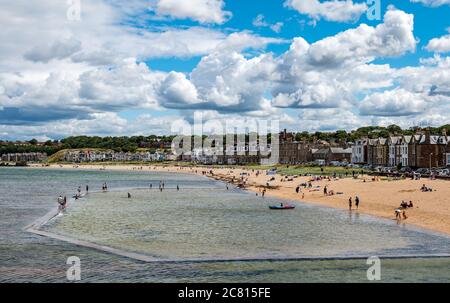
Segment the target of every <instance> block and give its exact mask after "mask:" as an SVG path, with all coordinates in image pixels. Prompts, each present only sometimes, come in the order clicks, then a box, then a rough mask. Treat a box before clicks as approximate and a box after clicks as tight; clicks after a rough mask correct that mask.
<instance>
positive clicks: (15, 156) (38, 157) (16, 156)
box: [1, 153, 47, 162]
mask: <svg viewBox="0 0 450 303" xmlns="http://www.w3.org/2000/svg"><path fill="white" fill-rule="evenodd" d="M46 159H47V154H46V153H8V154H3V155H2V156H1V160H2V161H3V162H22V161H24V162H41V161H45V160H46Z"/></svg>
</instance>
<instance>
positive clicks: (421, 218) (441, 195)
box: [36, 164, 450, 235]
mask: <svg viewBox="0 0 450 303" xmlns="http://www.w3.org/2000/svg"><path fill="white" fill-rule="evenodd" d="M36 167H41V166H36ZM47 168H61V169H94V170H98V169H102V170H139V171H141V170H142V171H166V172H182V173H192V174H198V175H204V176H207V177H210V178H214V179H217V180H222V181H224V182H228V183H232V184H234V185H236V186H241V187H243V188H245V189H247V190H250V191H253V192H255V193H256V194H258V195H259V196H261V199H263V197H262V190H263V189H264V188H266V192H265V195H270V196H274V197H278V198H283V199H288V200H292V201H301V202H304V203H312V204H319V205H324V206H328V207H334V208H339V209H343V210H346V211H349V210H348V209H349V203H348V199H349V197H352V199H353V210H352V211H353V212H360V213H365V214H370V215H374V216H379V217H383V218H388V219H392V220H394V221H396V219H395V213H394V210H395V209H396V208H398V207H399V205H400V203H401V202H402V200H404V201H406V202H409V201H412V202H413V204H414V207H412V208H407V209H406V216H407V219H402V220H401V221H399V224H412V225H416V226H418V227H421V228H425V229H429V230H432V231H436V232H442V233H446V234H447V235H450V182H449V181H445V180H429V179H425V178H424V179H421V180H411V179H406V180H383V179H381V180H379V181H373V180H372V177H371V176H360V177H359V178H358V179H353V178H342V179H333V178H330V179H328V178H324V179H322V180H312V177H309V176H302V177H296V178H291V177H289V178H285V177H284V176H281V175H278V174H276V175H266V171H265V170H252V169H246V168H215V167H214V168H207V167H181V166H162V165H156V166H152V165H150V166H137V165H108V166H102V165H80V166H74V165H60V164H52V165H50V166H47ZM272 178H274V179H275V180H271V179H272ZM282 180H283V181H282ZM309 181H311V183H312V188H304V187H300V188H301V190H300V192H299V193H296V187H297V186H299V185H300V184H302V183H308V182H309ZM267 184H269V186H267ZM423 184H425V185H426V186H427V187H430V188H432V189H433V191H431V192H422V191H421V190H420V188H421V187H422V185H423ZM324 186H327V189H328V192H334V193H335V194H334V195H325V194H324V192H323V188H324ZM337 193H341V194H337ZM355 196H358V197H359V199H360V204H359V208H358V209H357V210H356V208H355V203H354V200H355Z"/></svg>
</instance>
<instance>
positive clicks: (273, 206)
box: [269, 204, 295, 209]
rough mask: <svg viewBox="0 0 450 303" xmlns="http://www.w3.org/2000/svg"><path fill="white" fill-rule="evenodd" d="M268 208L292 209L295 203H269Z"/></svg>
mask: <svg viewBox="0 0 450 303" xmlns="http://www.w3.org/2000/svg"><path fill="white" fill-rule="evenodd" d="M269 208H270V209H294V208H295V205H292V204H287V205H283V206H281V205H270V206H269Z"/></svg>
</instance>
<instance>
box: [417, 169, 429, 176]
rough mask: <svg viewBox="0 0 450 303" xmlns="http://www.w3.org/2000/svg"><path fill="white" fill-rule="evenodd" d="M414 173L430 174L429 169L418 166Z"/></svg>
mask: <svg viewBox="0 0 450 303" xmlns="http://www.w3.org/2000/svg"><path fill="white" fill-rule="evenodd" d="M415 173H416V174H421V175H429V174H430V170H429V169H428V168H419V169H417V170H416V171H415Z"/></svg>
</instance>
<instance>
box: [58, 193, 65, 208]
mask: <svg viewBox="0 0 450 303" xmlns="http://www.w3.org/2000/svg"><path fill="white" fill-rule="evenodd" d="M63 209H64V198H63V196H62V195H59V197H58V210H59V211H62V210H63Z"/></svg>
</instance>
